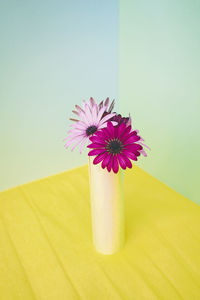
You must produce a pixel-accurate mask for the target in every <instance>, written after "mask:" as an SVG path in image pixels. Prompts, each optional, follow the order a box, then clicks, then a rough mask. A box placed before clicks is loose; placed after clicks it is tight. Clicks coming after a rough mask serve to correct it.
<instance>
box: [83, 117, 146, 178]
mask: <svg viewBox="0 0 200 300" xmlns="http://www.w3.org/2000/svg"><path fill="white" fill-rule="evenodd" d="M139 140H140V137H139V136H138V135H137V131H135V130H134V131H131V125H129V126H127V125H126V123H125V122H122V123H121V124H120V125H117V126H115V127H114V126H113V124H112V122H111V121H108V123H107V127H105V128H103V129H102V130H99V131H96V132H95V133H94V135H93V136H92V137H90V141H91V142H92V143H91V144H90V145H88V148H91V149H92V150H91V151H90V152H89V153H88V155H89V156H96V157H95V158H94V160H93V164H99V163H101V166H102V168H103V169H104V168H106V167H107V170H108V171H109V172H110V171H111V169H112V170H113V171H114V173H117V172H118V170H119V166H121V168H122V169H124V170H125V169H126V168H127V167H128V168H132V163H131V160H135V161H136V160H137V157H138V156H140V151H141V150H142V149H143V147H142V145H140V144H139V143H137V142H138V141H139Z"/></svg>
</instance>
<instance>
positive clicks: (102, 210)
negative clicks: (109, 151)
mask: <svg viewBox="0 0 200 300" xmlns="http://www.w3.org/2000/svg"><path fill="white" fill-rule="evenodd" d="M89 178H90V194H91V215H92V233H93V244H94V246H95V248H96V250H97V251H98V252H100V253H102V254H114V253H115V252H117V251H119V250H120V249H121V248H122V246H123V244H124V196H123V195H124V192H123V173H122V170H121V169H120V170H119V172H118V173H117V174H115V173H114V172H113V171H112V170H111V172H108V171H107V169H103V168H102V167H101V164H97V165H94V164H93V157H89Z"/></svg>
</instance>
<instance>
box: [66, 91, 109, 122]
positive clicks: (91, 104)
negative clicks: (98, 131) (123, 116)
mask: <svg viewBox="0 0 200 300" xmlns="http://www.w3.org/2000/svg"><path fill="white" fill-rule="evenodd" d="M83 102H84V103H86V101H83ZM109 102H110V99H109V98H106V100H105V101H101V102H100V103H99V105H98V106H97V111H98V112H99V111H100V109H101V108H102V107H105V111H104V113H103V117H105V115H107V114H108V113H111V112H112V110H113V108H114V103H115V100H113V101H112V102H111V104H110V106H109ZM87 104H88V106H89V108H90V110H92V108H93V107H94V106H95V105H97V104H96V102H95V100H94V98H92V97H90V100H89V102H88V103H87ZM75 108H76V109H75V110H72V112H73V113H74V114H75V115H77V116H79V115H80V112H81V111H83V112H84V109H82V108H81V107H80V106H79V105H75ZM70 120H71V121H75V122H77V121H78V119H74V118H70Z"/></svg>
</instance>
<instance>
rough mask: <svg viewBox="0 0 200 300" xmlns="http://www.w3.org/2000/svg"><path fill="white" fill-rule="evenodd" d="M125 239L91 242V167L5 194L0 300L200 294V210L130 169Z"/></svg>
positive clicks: (190, 298) (0, 221)
mask: <svg viewBox="0 0 200 300" xmlns="http://www.w3.org/2000/svg"><path fill="white" fill-rule="evenodd" d="M125 216H126V244H125V246H124V248H123V249H122V250H121V251H120V252H118V253H116V254H114V255H111V256H104V255H101V254H99V253H97V252H96V251H95V250H94V248H93V244H92V233H91V213H90V199H89V182H88V170H87V166H84V167H80V168H78V169H74V170H70V171H67V172H65V173H62V174H58V175H55V176H51V177H48V178H44V179H41V180H39V181H35V182H32V183H29V184H25V185H21V186H18V187H16V188H13V189H10V190H8V191H5V192H2V193H0V299H1V300H18V299H21V300H28V299H40V300H65V299H66V300H71V299H83V300H118V299H124V300H134V299H138V300H143V299H147V300H150V299H166V300H175V299H187V300H195V299H197V300H199V299H200V207H199V206H197V205H196V204H194V203H193V202H191V201H189V200H188V199H186V198H184V197H183V196H181V195H180V194H178V193H176V192H174V191H173V190H171V189H170V188H168V187H167V186H166V185H164V184H162V183H161V182H159V181H158V180H156V179H155V178H153V177H151V176H150V175H148V174H147V173H145V172H144V171H142V170H141V169H140V168H138V167H134V168H133V169H132V170H128V171H126V172H125Z"/></svg>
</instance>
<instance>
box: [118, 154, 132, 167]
mask: <svg viewBox="0 0 200 300" xmlns="http://www.w3.org/2000/svg"><path fill="white" fill-rule="evenodd" d="M120 154H121V156H122V157H123V158H124V160H125V161H126V166H127V167H128V168H129V169H131V168H132V163H131V161H130V159H129V158H128V157H127V156H126V155H125V154H124V153H120Z"/></svg>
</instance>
